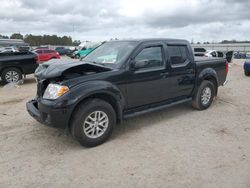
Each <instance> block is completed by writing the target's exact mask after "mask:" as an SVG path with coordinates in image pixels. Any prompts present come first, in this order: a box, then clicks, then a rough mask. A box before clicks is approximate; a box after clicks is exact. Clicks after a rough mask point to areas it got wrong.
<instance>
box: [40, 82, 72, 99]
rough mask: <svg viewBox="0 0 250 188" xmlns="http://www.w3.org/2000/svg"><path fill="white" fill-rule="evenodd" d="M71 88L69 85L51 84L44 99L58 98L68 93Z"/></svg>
mask: <svg viewBox="0 0 250 188" xmlns="http://www.w3.org/2000/svg"><path fill="white" fill-rule="evenodd" d="M68 91H69V88H68V87H67V86H62V85H59V84H49V85H48V87H47V88H46V90H45V92H44V94H43V98H44V99H57V98H58V97H60V96H62V95H63V94H65V93H67V92H68Z"/></svg>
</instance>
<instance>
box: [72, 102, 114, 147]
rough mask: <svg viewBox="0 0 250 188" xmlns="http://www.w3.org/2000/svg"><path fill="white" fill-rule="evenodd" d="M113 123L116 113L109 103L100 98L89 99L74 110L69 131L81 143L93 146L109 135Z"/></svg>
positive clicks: (103, 140)
mask: <svg viewBox="0 0 250 188" xmlns="http://www.w3.org/2000/svg"><path fill="white" fill-rule="evenodd" d="M115 123H116V114H115V111H114V109H113V107H112V106H111V105H110V104H109V103H107V102H106V101H103V100H100V99H89V100H87V101H85V102H83V103H82V104H81V105H80V106H79V107H78V108H77V109H76V111H75V112H74V114H73V118H72V122H71V133H72V135H73V137H74V138H75V139H76V140H78V141H79V142H80V144H81V145H83V146H85V147H93V146H97V145H100V144H102V143H103V142H105V141H106V140H107V139H108V138H109V137H110V135H111V133H112V131H113V127H114V126H115Z"/></svg>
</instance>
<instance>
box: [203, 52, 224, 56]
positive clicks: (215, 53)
mask: <svg viewBox="0 0 250 188" xmlns="http://www.w3.org/2000/svg"><path fill="white" fill-rule="evenodd" d="M204 56H205V57H224V53H223V52H220V51H216V50H207V52H206V53H205V55H204Z"/></svg>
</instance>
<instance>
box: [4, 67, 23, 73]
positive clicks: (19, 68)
mask: <svg viewBox="0 0 250 188" xmlns="http://www.w3.org/2000/svg"><path fill="white" fill-rule="evenodd" d="M9 68H15V69H18V70H20V71H21V73H22V74H24V71H23V69H22V68H21V67H19V66H6V67H3V68H2V69H1V70H0V75H2V73H3V71H4V70H6V69H9Z"/></svg>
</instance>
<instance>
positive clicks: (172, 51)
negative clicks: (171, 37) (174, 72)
mask: <svg viewBox="0 0 250 188" xmlns="http://www.w3.org/2000/svg"><path fill="white" fill-rule="evenodd" d="M168 54H169V58H170V61H171V64H172V65H182V64H185V63H186V62H187V60H189V53H188V49H187V47H186V46H168Z"/></svg>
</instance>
